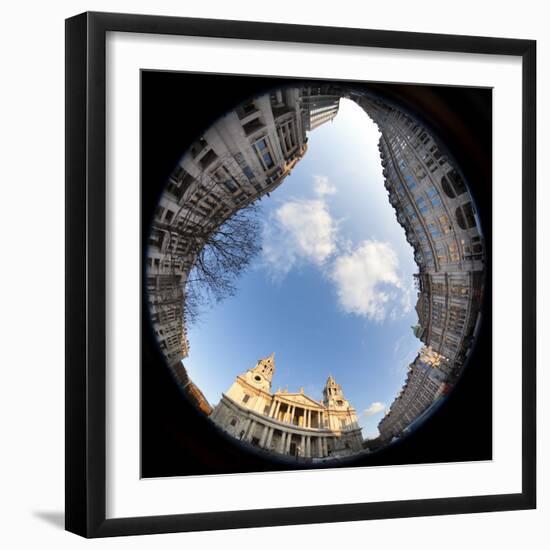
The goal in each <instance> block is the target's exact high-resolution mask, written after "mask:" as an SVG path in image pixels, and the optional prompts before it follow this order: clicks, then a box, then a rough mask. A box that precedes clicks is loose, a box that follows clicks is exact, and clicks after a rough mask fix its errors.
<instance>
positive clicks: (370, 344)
mask: <svg viewBox="0 0 550 550" xmlns="http://www.w3.org/2000/svg"><path fill="white" fill-rule="evenodd" d="M308 137H309V144H308V152H307V153H306V155H305V157H304V158H303V159H302V160H301V161H300V162H299V163H298V165H297V166H296V167H295V169H294V171H293V172H292V174H290V175H289V176H288V177H287V178H286V180H285V181H284V183H283V184H282V185H281V186H280V187H279V188H278V189H277V190H276V191H274V192H273V193H272V194H271V197H269V198H267V197H264V199H262V202H261V205H262V209H263V220H262V223H263V250H262V253H261V254H260V256H259V257H258V258H257V259H256V260H255V261H254V263H253V265H252V266H251V267H250V269H249V270H248V271H247V272H246V273H245V274H243V275H242V276H241V277H240V279H239V281H238V283H237V288H238V290H237V293H236V295H235V296H234V297H231V298H228V299H226V300H225V301H223V302H222V303H220V304H217V305H216V306H215V307H213V308H212V309H211V310H208V311H205V312H204V314H203V316H202V318H201V321H200V323H199V324H198V325H197V326H193V327H190V329H189V335H188V336H189V342H190V353H189V357H188V358H187V359H186V360H185V361H184V363H185V366H186V368H187V370H188V372H189V375H190V376H191V378H192V379H193V380H194V382H195V383H196V384H197V385H198V386H199V387H200V388H201V390H202V391H203V392H204V394H205V396H206V397H207V399H208V400H209V401H210V403H211V404H213V405H215V404H216V403H217V402H218V401H219V399H220V396H221V393H222V392H224V391H226V390H227V389H228V388H229V387H230V385H231V384H232V383H233V381H234V379H235V377H236V376H237V375H238V374H240V373H242V372H244V371H246V370H247V369H249V368H251V367H253V366H254V365H255V363H256V361H257V360H258V359H259V358H260V357H264V356H267V355H269V354H270V353H271V352H272V351H274V352H275V364H276V370H275V375H274V379H273V390H276V389H278V388H285V387H287V386H288V390H289V391H299V389H300V388H302V387H303V388H304V391H305V393H306V394H308V395H310V396H311V397H313V398H315V399H321V392H322V389H323V387H324V385H325V382H326V379H327V377H328V376H329V374H332V376H334V377H335V378H336V380H337V382H338V383H340V384H341V385H342V387H343V390H344V394H345V396H346V397H347V398H348V399H349V400H350V402H351V403H352V405H353V406H354V407H355V408H356V410H357V414H358V416H359V423H360V424H361V426H362V427H363V435H364V436H371V437H373V436H375V435H376V434H377V429H376V425H377V424H378V422H379V421H380V419H381V418H382V416H383V414H384V411H385V410H386V409H387V408H388V407H389V406H390V404H391V402H392V401H393V399H394V397H395V396H396V394H397V393H398V391H399V389H400V388H401V386H402V384H403V382H404V380H405V376H406V370H407V366H408V364H409V363H410V362H411V361H412V359H414V356H415V355H416V352H417V351H418V349H419V348H420V345H421V344H420V342H419V341H418V340H417V339H416V338H415V337H414V335H413V333H412V330H411V328H410V326H411V325H413V324H415V323H416V322H417V316H416V312H415V311H414V303H415V301H416V298H415V290H414V288H413V277H412V275H413V273H415V272H416V271H417V268H416V265H415V263H414V261H413V251H412V248H411V247H410V246H409V244H408V243H407V242H406V240H405V234H404V231H403V229H402V228H401V226H400V225H399V224H398V222H397V220H396V219H395V214H394V211H393V208H392V207H391V205H390V204H389V201H388V198H387V192H386V190H385V188H384V185H383V177H382V167H381V165H380V157H379V153H378V148H377V143H378V138H379V133H378V130H377V128H376V126H375V125H374V124H373V123H372V122H371V121H370V119H369V118H368V117H367V115H366V114H365V113H364V112H363V110H362V109H360V108H359V107H357V106H356V105H355V104H354V103H353V102H351V101H349V100H345V99H342V100H341V101H340V110H339V113H338V115H337V117H336V118H335V119H334V121H333V122H330V123H326V124H324V125H323V126H321V127H319V128H317V129H315V130H314V131H313V132H310V133H309V135H308Z"/></svg>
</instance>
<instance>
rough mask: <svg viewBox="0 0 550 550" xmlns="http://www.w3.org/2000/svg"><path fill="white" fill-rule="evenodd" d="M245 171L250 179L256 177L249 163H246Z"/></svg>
mask: <svg viewBox="0 0 550 550" xmlns="http://www.w3.org/2000/svg"><path fill="white" fill-rule="evenodd" d="M243 172H244V175H245V176H246V177H247V178H248V179H249V180H252V179H254V172H253V171H252V169H251V168H250V166H248V165H247V164H245V165H244V166H243Z"/></svg>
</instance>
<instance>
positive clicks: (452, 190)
mask: <svg viewBox="0 0 550 550" xmlns="http://www.w3.org/2000/svg"><path fill="white" fill-rule="evenodd" d="M441 187H442V188H443V191H445V194H446V195H447V196H448V197H449V198H451V199H454V198H456V197H458V196H459V195H462V194H463V193H466V184H465V183H464V181H463V179H462V178H461V177H460V175H459V174H458V172H457V171H456V170H451V171H450V172H449V173H448V174H447V175H446V176H443V177H442V178H441Z"/></svg>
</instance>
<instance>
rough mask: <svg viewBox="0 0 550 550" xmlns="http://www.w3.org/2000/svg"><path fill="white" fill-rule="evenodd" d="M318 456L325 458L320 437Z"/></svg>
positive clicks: (318, 440)
mask: <svg viewBox="0 0 550 550" xmlns="http://www.w3.org/2000/svg"><path fill="white" fill-rule="evenodd" d="M317 455H318V456H320V457H321V456H323V443H322V438H320V437H318V438H317Z"/></svg>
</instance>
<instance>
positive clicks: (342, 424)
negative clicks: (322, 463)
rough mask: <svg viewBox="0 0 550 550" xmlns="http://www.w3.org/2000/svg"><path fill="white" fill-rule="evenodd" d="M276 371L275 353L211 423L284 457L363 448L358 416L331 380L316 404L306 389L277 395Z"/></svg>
mask: <svg viewBox="0 0 550 550" xmlns="http://www.w3.org/2000/svg"><path fill="white" fill-rule="evenodd" d="M274 371H275V357H274V354H272V355H270V356H269V357H266V358H263V359H260V360H259V361H258V362H257V364H256V366H255V367H254V368H252V369H249V370H248V371H246V372H245V373H243V374H241V375H239V376H237V378H236V380H235V382H234V383H233V385H232V386H231V387H230V388H229V390H228V391H227V393H224V394H223V395H222V398H221V399H220V402H219V403H218V404H217V405H216V407H215V408H214V410H213V412H212V414H211V415H210V418H211V420H212V421H213V422H215V423H216V424H217V425H218V426H219V427H220V428H222V429H223V430H224V431H226V432H227V433H228V434H230V435H232V436H233V437H235V438H237V439H239V440H242V441H245V442H248V443H250V444H252V445H255V446H258V447H260V448H263V449H265V450H268V451H270V452H273V453H279V454H282V455H289V456H295V457H302V458H311V459H322V458H327V457H332V458H334V457H341V456H348V455H350V454H353V453H355V452H358V451H360V450H361V449H362V442H363V439H362V436H361V428H360V427H359V425H358V423H357V414H356V411H355V409H354V408H353V407H352V406H351V404H350V403H349V401H348V400H347V399H346V398H345V397H344V394H343V391H342V388H341V386H340V385H339V384H337V383H336V381H335V380H334V378H332V376H330V377H329V378H328V380H327V383H326V385H325V388H324V390H323V400H322V401H316V400H315V399H313V398H311V397H308V396H307V395H305V394H304V392H303V390H300V391H299V392H297V393H291V392H288V391H286V390H277V391H276V392H274V393H272V391H271V384H272V379H273V374H274Z"/></svg>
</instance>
